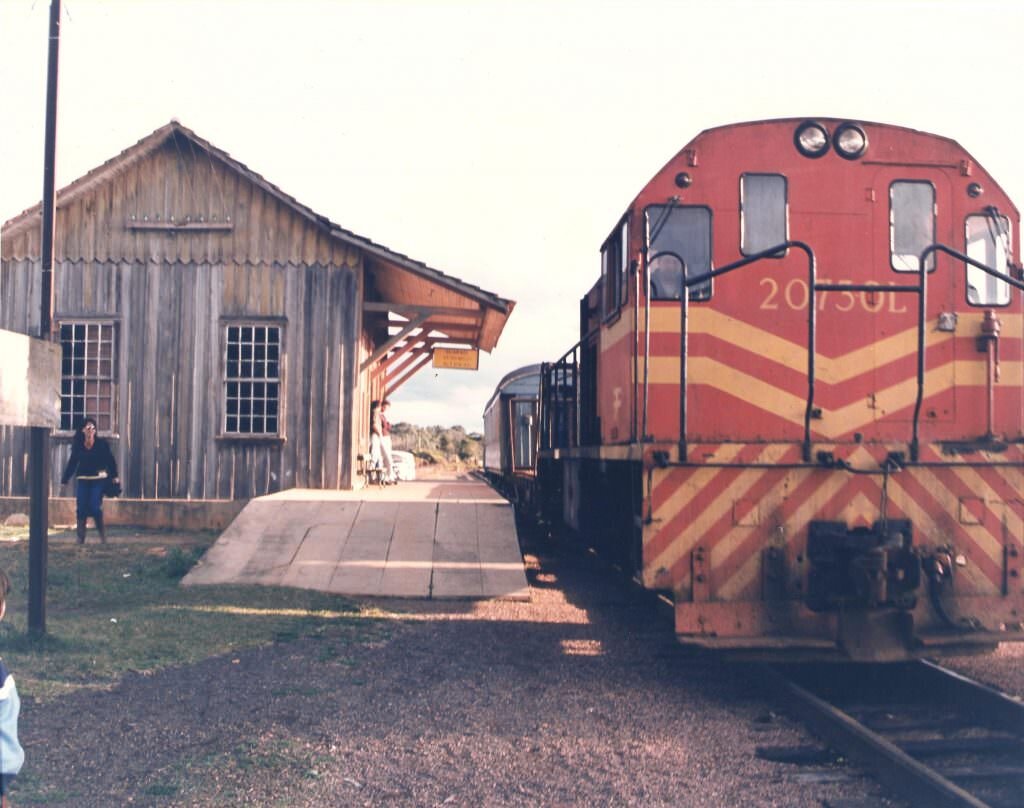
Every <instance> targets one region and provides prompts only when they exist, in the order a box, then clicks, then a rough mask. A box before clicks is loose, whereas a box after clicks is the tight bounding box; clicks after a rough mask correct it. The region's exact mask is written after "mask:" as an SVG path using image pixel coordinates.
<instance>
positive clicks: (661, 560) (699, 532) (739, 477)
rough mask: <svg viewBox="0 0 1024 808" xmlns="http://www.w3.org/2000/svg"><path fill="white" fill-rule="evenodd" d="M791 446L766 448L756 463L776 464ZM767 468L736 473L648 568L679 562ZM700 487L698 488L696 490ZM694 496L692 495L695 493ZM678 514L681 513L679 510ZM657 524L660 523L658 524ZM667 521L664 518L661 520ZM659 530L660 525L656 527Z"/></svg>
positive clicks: (667, 566) (654, 568) (660, 514)
mask: <svg viewBox="0 0 1024 808" xmlns="http://www.w3.org/2000/svg"><path fill="white" fill-rule="evenodd" d="M788 449H789V447H787V446H785V445H780V444H776V445H772V446H768V447H766V448H765V450H764V451H762V452H761V454H760V455H759V456H758V458H757V461H756V462H760V463H775V462H778V460H779V459H780V458H781V457H782V456H783V454H784V453H785V452H786V451H788ZM715 471H716V473H730V474H732V473H734V472H731V471H730V472H723V470H722V469H716V470H715ZM765 472H766V469H749V468H748V469H744V470H743V471H741V472H739V474H736V476H735V479H734V480H733V481H732V482H731V483H730V484H729V485H728V486H726V488H725V489H723V490H722V491H721V492H719V494H718V496H717V497H715V498H714V500H713V501H711V502H710V503H708V506H707V507H706V508H705V509H704V510H703V511H701V513H700V514H699V515H698V516H697V518H696V519H694V520H693V521H692V522H690V523H689V524H688V525H687V526H686V527H685V528H684V529H683V531H682V533H681V535H680V536H679V537H677V538H675V539H673V541H672V542H670V544H669V545H668V546H667V547H666V548H665V550H664V551H663V552H662V553H661V554H660V555H659V556H657V557H656V558H654V559H652V560H651V562H650V563H649V565H648V567H649V569H652V570H659V569H662V568H664V569H671V568H672V565H673V564H675V563H676V562H677V561H678V560H679V559H680V558H682V557H683V556H684V555H685V554H686V553H689V552H690V551H691V550H692V549H693V548H694V546H696V545H697V543H698V542H699V541H700V540H701V538H702V537H704V536H705V535H706V534H708V532H709V531H710V530H711V528H712V527H713V526H714V524H715V523H716V522H717V521H718V520H719V519H721V518H722V517H724V516H725V515H726V514H727V513H729V511H731V510H732V507H733V503H734V502H735V501H736V500H737V499H742V498H743V495H744V494H745V493H746V492H747V491H749V490H750V489H751V488H752V487H753V486H754V485H755V484H756V483H757V481H758V480H759V479H760V478H761V476H762V475H763V474H765ZM696 490H699V489H696V487H694V491H696ZM691 498H692V495H691ZM675 513H677V514H678V511H676V512H675ZM661 516H662V510H661V509H659V511H658V512H657V513H655V514H654V517H655V519H659V520H660V519H661ZM656 524H657V523H656ZM661 524H664V521H662V522H661ZM655 530H657V528H655Z"/></svg>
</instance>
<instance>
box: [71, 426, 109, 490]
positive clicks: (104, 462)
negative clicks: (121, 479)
mask: <svg viewBox="0 0 1024 808" xmlns="http://www.w3.org/2000/svg"><path fill="white" fill-rule="evenodd" d="M101 471H105V472H106V473H107V477H116V476H117V461H116V460H114V453H113V452H111V451H110V444H109V443H107V442H106V441H105V440H104V439H103V438H96V439H95V440H94V442H93V444H92V448H91V449H86V448H85V441H84V440H81V439H80V438H79V437H78V436H77V435H76V436H75V440H74V441H73V442H72V444H71V457H69V458H68V464H67V465H66V466H65V467H64V474H63V475H62V476H61V478H60V481H61V483H66V482H67V481H68V480H70V479H71V478H72V477H85V478H86V479H89V478H91V479H97V478H98V477H100V476H102V475H101V474H100V472H101Z"/></svg>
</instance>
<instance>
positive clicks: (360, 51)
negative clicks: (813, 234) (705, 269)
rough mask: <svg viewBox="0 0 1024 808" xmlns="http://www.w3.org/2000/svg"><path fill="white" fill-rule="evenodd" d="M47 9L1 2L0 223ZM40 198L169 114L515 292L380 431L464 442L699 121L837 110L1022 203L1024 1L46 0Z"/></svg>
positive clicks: (347, 219) (23, 192)
mask: <svg viewBox="0 0 1024 808" xmlns="http://www.w3.org/2000/svg"><path fill="white" fill-rule="evenodd" d="M49 6H50V3H49V0H0V60H2V73H0V93H2V101H3V104H2V113H0V115H2V125H0V155H2V156H0V161H2V162H0V219H2V220H6V219H8V218H10V217H12V216H14V215H16V214H17V213H20V212H21V211H22V210H24V209H26V208H28V207H30V206H31V205H33V204H35V203H37V202H38V201H39V198H40V196H41V193H42V162H43V155H42V151H43V150H42V144H43V121H44V106H45V74H46V46H47V25H48V14H49ZM63 19H64V22H63V25H62V29H61V43H60V59H61V62H60V105H59V114H58V157H57V182H58V187H60V186H63V185H66V184H68V183H69V182H71V181H73V180H74V179H76V178H77V177H79V176H81V175H82V174H84V173H85V172H87V171H89V170H90V169H92V168H94V167H95V166H97V165H99V164H100V163H102V162H104V161H105V160H107V159H109V158H110V157H112V156H114V155H115V154H117V153H118V152H120V151H121V150H122V149H124V148H126V147H127V146H129V145H131V144H133V143H135V142H136V141H137V140H138V139H140V138H141V137H143V136H145V135H147V134H149V133H150V132H152V131H153V130H154V129H157V128H158V127H160V126H162V125H164V124H165V123H167V122H168V121H169V120H170V119H171V118H177V119H178V120H179V121H181V122H182V123H183V124H184V125H185V126H187V127H189V128H191V129H192V130H194V131H195V132H196V133H197V134H198V135H199V136H200V137H203V138H205V139H207V140H209V141H210V142H212V143H213V144H214V145H216V146H218V147H219V148H222V149H224V150H225V151H227V152H229V153H230V154H231V155H232V156H233V157H235V158H236V159H238V160H240V161H241V162H243V163H245V164H246V165H248V166H249V167H250V168H251V169H253V170H254V171H256V172H257V173H259V174H261V175H263V176H264V177H265V178H266V179H267V180H269V181H270V182H272V183H274V184H276V185H277V186H279V187H280V188H282V189H283V190H284V191H285V192H286V193H288V194H291V195H292V196H294V197H295V198H297V199H298V200H299V201H300V202H302V203H303V204H305V205H307V206H309V207H311V208H313V209H314V210H315V211H317V212H318V213H321V214H323V215H325V216H327V217H328V218H329V219H331V220H332V221H334V222H336V223H338V224H339V225H341V226H342V227H344V228H346V229H349V230H352V231H354V232H356V233H358V234H359V235H362V236H365V237H367V238H370V239H372V240H374V241H376V242H378V243H380V244H383V245H385V246H387V247H389V248H391V249H393V250H395V251H397V252H401V253H404V254H406V255H408V256H410V257H412V258H414V259H416V260H419V261H423V262H425V263H427V264H428V265H430V266H432V267H434V268H435V269H439V270H441V271H442V272H445V273H448V274H450V275H454V276H455V277H457V278H460V279H462V280H464V281H467V282H469V283H472V284H475V285H477V286H481V287H483V288H484V289H486V290H487V291H489V292H493V293H495V294H498V295H500V296H502V297H505V298H511V299H513V300H515V301H517V306H516V309H515V312H514V313H513V315H512V317H511V319H510V320H509V323H508V325H507V327H506V329H505V331H504V334H503V336H502V338H501V340H500V342H499V344H498V347H497V348H496V350H495V351H494V352H493V353H492V354H490V355H487V354H483V355H481V363H480V371H478V372H476V373H472V372H468V371H444V372H435V371H433V370H430V369H429V368H428V369H426V370H423V371H421V373H420V374H419V376H418V377H417V378H416V379H415V380H414V381H411V382H409V383H408V384H407V385H405V386H404V387H403V388H401V390H399V392H398V394H397V395H396V397H395V399H394V406H393V415H394V420H398V421H402V420H405V421H411V422H414V423H419V424H423V425H431V424H442V425H445V426H449V425H454V424H461V425H463V426H465V427H466V428H467V429H479V428H480V427H481V413H482V411H483V407H484V405H485V404H486V402H487V399H488V398H489V396H490V395H491V393H492V392H493V390H494V387H495V385H496V383H497V382H498V380H499V379H500V378H501V377H502V376H503V375H504V374H505V373H507V372H509V371H511V370H513V369H515V368H517V367H520V366H522V365H526V364H532V363H534V362H539V361H545V360H553V359H556V358H558V357H559V356H560V355H561V354H562V353H563V352H564V351H565V350H567V349H568V348H570V347H571V346H572V345H573V343H574V342H575V341H576V339H577V338H578V334H577V329H578V300H579V298H580V297H581V296H582V295H583V294H584V293H585V292H586V290H587V289H588V288H589V287H590V286H591V285H592V284H593V282H594V281H595V280H596V278H597V275H598V272H599V263H598V249H599V247H600V244H601V242H602V241H603V240H604V237H605V236H606V235H607V234H608V232H609V230H610V229H611V227H612V226H613V225H614V224H615V222H616V220H617V219H618V217H619V216H620V214H621V213H622V212H623V210H624V209H625V207H626V205H627V204H628V203H629V202H630V201H631V200H632V198H633V196H635V195H636V193H637V192H638V191H639V189H640V188H641V187H642V186H643V185H644V184H645V183H646V181H647V180H648V179H649V178H650V177H651V176H652V175H653V174H654V172H655V171H657V170H658V169H659V168H660V167H661V166H662V165H663V164H664V163H665V162H666V161H667V160H668V159H669V158H670V157H671V156H672V155H673V154H675V153H676V152H677V151H678V150H679V149H680V148H681V147H682V146H683V145H684V144H685V143H686V142H687V141H689V140H690V139H691V138H692V137H694V136H695V135H696V134H697V133H699V132H700V131H701V130H703V129H706V128H708V127H711V126H717V125H721V124H725V123H731V122H736V121H743V120H754V119H761V118H778V117H790V116H801V117H802V116H807V117H813V116H833V117H841V118H851V119H861V120H870V121H882V122H886V123H895V124H900V125H903V126H909V127H913V128H916V129H922V130H925V131H929V132H935V133H938V134H942V135H945V136H948V137H951V138H953V139H955V140H957V141H959V142H960V143H961V145H963V146H964V147H965V148H967V149H968V150H969V151H970V152H971V153H972V154H973V156H974V157H975V159H976V160H977V161H978V162H980V163H981V164H982V165H984V166H985V167H986V168H987V169H988V170H989V171H991V172H992V173H993V175H994V176H995V177H996V179H997V180H998V181H999V182H1000V183H1001V184H1002V185H1003V187H1004V188H1005V189H1006V190H1007V191H1008V192H1009V193H1010V195H1011V197H1013V198H1014V199H1015V200H1016V201H1017V204H1018V206H1019V205H1020V204H1022V200H1024V159H1022V157H1021V154H1020V150H1021V142H1022V140H1024V138H1022V135H1021V131H1020V130H1021V128H1022V124H1024V115H1022V114H1021V106H1020V105H1021V100H1020V85H1021V78H1022V67H1021V64H1022V62H1021V55H1020V54H1021V52H1022V45H1024V3H1020V2H1011V1H1010V0H1006V2H976V1H975V0H903V2H899V1H898V0H884V1H883V2H876V1H875V0H858V2H852V1H850V0H837V1H836V2H830V0H813V1H812V2H799V1H798V0H759V1H757V2H738V1H731V2H730V1H729V0H690V2H680V1H679V0H677V1H676V2H654V1H653V0H631V1H630V2H621V3H620V2H601V0H580V1H579V2H575V0H564V2H563V1H560V0H549V1H548V2H531V1H530V0H511V1H510V2H489V1H488V0H475V2H470V1H469V0H466V1H465V2H457V1H456V0H451V1H450V2H436V1H435V0H421V1H420V2H412V0H408V1H407V2H397V1H394V2H345V0H322V2H312V1H311V0H195V1H193V0H174V1H173V2H170V1H168V0H64V14H63Z"/></svg>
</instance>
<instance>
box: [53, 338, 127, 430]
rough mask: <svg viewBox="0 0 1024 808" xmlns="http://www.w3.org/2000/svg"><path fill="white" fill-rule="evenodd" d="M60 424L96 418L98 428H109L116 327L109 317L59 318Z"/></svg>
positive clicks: (63, 426)
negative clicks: (105, 318)
mask: <svg viewBox="0 0 1024 808" xmlns="http://www.w3.org/2000/svg"><path fill="white" fill-rule="evenodd" d="M59 322H60V347H61V374H60V376H61V378H60V428H61V429H62V430H68V431H70V430H73V429H77V428H78V426H79V425H80V424H81V422H82V419H84V418H86V417H89V418H93V419H95V420H96V426H97V427H98V429H99V431H100V432H113V431H114V427H115V423H114V413H115V412H116V407H115V404H116V403H117V402H116V398H117V384H116V379H115V364H116V363H115V362H114V358H115V357H116V356H117V350H116V345H115V342H116V337H117V330H116V328H115V324H114V322H113V321H112V320H60V321H59Z"/></svg>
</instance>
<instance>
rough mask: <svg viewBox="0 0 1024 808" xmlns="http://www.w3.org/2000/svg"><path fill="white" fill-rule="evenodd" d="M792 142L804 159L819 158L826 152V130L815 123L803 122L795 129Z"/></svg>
mask: <svg viewBox="0 0 1024 808" xmlns="http://www.w3.org/2000/svg"><path fill="white" fill-rule="evenodd" d="M793 142H794V143H795V144H796V148H797V151H799V152H800V154H802V155H803V156H804V157H821V156H822V155H823V154H825V152H827V151H828V130H827V129H826V128H825V127H824V126H822V125H821V124H820V123H818V122H817V121H804V122H803V123H802V124H800V125H799V126H798V127H797V128H796V132H795V133H794V134H793Z"/></svg>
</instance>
